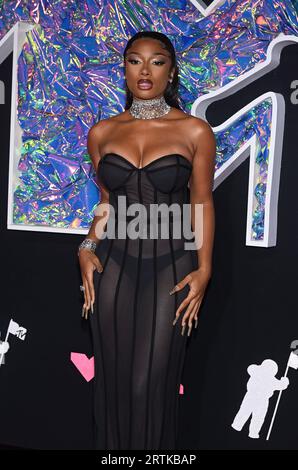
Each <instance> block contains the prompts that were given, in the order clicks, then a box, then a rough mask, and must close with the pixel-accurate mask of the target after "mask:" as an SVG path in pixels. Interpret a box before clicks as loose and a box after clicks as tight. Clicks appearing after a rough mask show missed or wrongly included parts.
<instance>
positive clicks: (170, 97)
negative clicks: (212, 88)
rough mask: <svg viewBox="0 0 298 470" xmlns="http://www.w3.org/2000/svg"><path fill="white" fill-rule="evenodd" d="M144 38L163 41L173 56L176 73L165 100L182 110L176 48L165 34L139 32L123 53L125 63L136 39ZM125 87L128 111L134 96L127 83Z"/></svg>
mask: <svg viewBox="0 0 298 470" xmlns="http://www.w3.org/2000/svg"><path fill="white" fill-rule="evenodd" d="M144 37H145V38H152V39H157V40H158V41H161V42H162V44H163V47H164V48H165V49H166V50H167V51H168V52H169V53H170V55H171V69H172V68H173V67H175V72H174V75H173V80H172V83H170V82H168V84H167V87H166V89H165V92H164V98H165V100H166V102H167V104H168V105H170V106H173V107H174V108H177V109H181V107H180V104H179V101H180V98H179V94H178V87H179V77H178V66H177V62H176V53H175V49H174V46H173V44H172V42H171V41H170V39H169V38H168V37H167V36H166V35H165V34H163V33H159V32H157V31H139V32H138V33H136V34H135V35H134V36H132V37H131V38H130V39H129V40H128V42H127V44H126V46H125V49H124V52H123V58H124V61H125V59H126V53H127V50H128V49H129V48H130V47H131V45H132V44H133V42H134V41H135V40H136V39H139V38H144ZM125 87H126V104H125V109H128V108H130V106H131V104H132V99H133V95H132V93H131V91H130V90H129V88H128V87H127V84H126V82H125Z"/></svg>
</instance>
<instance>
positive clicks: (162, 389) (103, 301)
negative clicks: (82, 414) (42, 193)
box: [90, 153, 198, 450]
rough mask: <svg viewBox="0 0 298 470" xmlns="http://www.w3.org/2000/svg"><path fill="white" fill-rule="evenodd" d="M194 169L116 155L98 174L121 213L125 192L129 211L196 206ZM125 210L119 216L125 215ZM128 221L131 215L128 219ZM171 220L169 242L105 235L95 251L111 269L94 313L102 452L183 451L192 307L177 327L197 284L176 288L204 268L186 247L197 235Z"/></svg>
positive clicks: (173, 157)
mask: <svg viewBox="0 0 298 470" xmlns="http://www.w3.org/2000/svg"><path fill="white" fill-rule="evenodd" d="M191 171H192V164H191V163H190V162H189V160H188V159H186V158H185V157H183V156H182V155H179V154H170V155H165V156H162V157H160V158H158V159H157V160H154V161H152V162H151V163H149V164H147V165H146V166H145V167H143V168H137V167H136V166H135V165H133V164H132V163H130V162H129V161H128V160H127V159H126V158H124V157H122V156H121V155H118V154H116V153H108V154H105V155H104V156H103V157H102V159H101V160H100V162H99V165H98V170H97V178H98V182H99V183H102V184H103V185H104V186H105V187H106V188H107V189H108V190H109V194H110V201H109V202H110V204H111V205H113V207H114V209H115V213H117V206H118V203H117V201H118V202H119V200H118V197H119V196H124V197H125V201H126V209H127V208H128V206H129V205H130V204H132V203H142V204H144V205H145V206H146V208H147V207H148V212H147V214H149V204H151V203H155V204H161V203H166V204H167V205H168V206H169V205H170V204H172V203H178V204H179V205H180V206H182V204H183V203H189V188H188V185H187V184H188V180H189V177H190V174H191ZM126 209H125V214H126ZM125 214H121V212H120V211H119V214H118V215H119V216H120V217H122V219H123V221H124V220H125V219H124V216H125ZM136 215H137V214H136ZM136 215H134V217H136ZM183 217H185V214H184V215H182V216H181V217H180V219H181V223H183ZM116 220H119V219H117V217H116ZM126 222H127V225H129V223H130V222H131V220H130V218H129V217H127V220H126ZM118 223H119V222H118ZM127 225H126V227H127ZM167 226H168V228H169V235H170V236H169V237H168V238H167V239H162V238H161V237H160V236H159V237H158V238H155V239H154V238H151V239H150V238H141V237H139V238H136V239H132V238H129V237H126V238H122V239H121V238H119V237H118V238H117V236H116V238H112V237H111V238H108V237H106V238H102V240H101V241H100V243H99V244H98V246H97V249H96V255H97V256H98V257H99V259H100V261H101V262H102V264H103V268H104V270H103V272H102V273H98V272H97V271H94V278H93V279H94V286H95V295H96V298H95V310H94V314H93V315H92V314H91V313H90V325H91V330H92V338H93V347H94V359H95V380H94V418H95V448H96V449H101V450H106V449H108V450H115V449H118V450H128V449H134V450H137V449H143V450H158V449H164V450H167V449H168V450H173V449H177V431H178V427H177V425H178V409H179V389H180V380H181V376H182V370H183V364H184V357H185V349H186V342H187V339H188V336H187V331H188V328H187V327H186V329H185V333H184V336H182V335H181V330H182V327H181V321H182V316H183V314H184V313H185V310H183V312H182V313H181V315H180V317H179V319H178V321H177V323H176V325H175V326H173V320H174V318H175V312H176V310H177V308H178V306H179V305H180V303H181V302H182V300H183V299H184V298H185V297H186V296H187V294H188V292H189V286H188V284H187V285H186V286H185V287H184V289H182V291H180V292H178V293H174V294H172V295H170V294H169V292H170V290H171V289H172V288H173V287H174V286H175V284H177V283H178V282H179V281H180V280H182V278H183V277H185V276H186V275H187V274H188V273H190V272H191V271H192V270H194V269H197V268H198V259H197V252H196V251H195V250H187V249H185V247H184V242H185V241H187V242H190V241H191V240H189V239H188V240H187V239H185V238H184V237H183V238H180V239H178V238H176V239H175V238H174V237H173V236H172V234H173V219H171V220H170V221H169V223H168V224H167ZM148 233H149V232H148ZM192 240H194V239H193V238H192Z"/></svg>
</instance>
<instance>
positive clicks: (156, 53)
mask: <svg viewBox="0 0 298 470" xmlns="http://www.w3.org/2000/svg"><path fill="white" fill-rule="evenodd" d="M129 54H137V55H142V54H140V53H139V52H135V51H130V52H128V53H127V55H129ZM152 55H164V56H165V57H170V56H169V55H167V54H164V53H163V52H152Z"/></svg>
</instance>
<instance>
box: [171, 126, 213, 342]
mask: <svg viewBox="0 0 298 470" xmlns="http://www.w3.org/2000/svg"><path fill="white" fill-rule="evenodd" d="M192 132H193V136H192V137H193V142H194V157H193V169H192V174H191V177H190V180H189V189H190V203H191V225H192V230H193V232H194V233H195V240H196V246H197V253H198V266H199V267H198V269H197V270H195V271H192V272H191V273H189V274H188V275H187V276H185V277H184V278H183V279H182V280H181V281H180V282H179V283H178V284H177V285H176V286H175V288H174V289H173V290H172V291H171V294H172V293H174V292H175V291H178V290H181V289H183V288H184V286H185V285H186V284H189V287H190V291H189V293H188V295H187V297H186V298H185V299H184V300H183V301H182V302H181V304H180V305H179V307H178V309H177V311H176V318H175V320H174V322H173V325H175V323H176V322H177V320H178V317H179V315H180V313H181V311H182V310H183V309H184V308H186V307H187V306H188V307H187V309H186V312H185V314H184V315H183V318H182V335H183V334H184V330H185V327H186V323H188V328H189V329H188V335H189V334H190V331H191V328H192V321H193V319H195V321H196V325H195V327H197V322H198V310H199V308H200V305H201V302H202V300H203V297H204V293H205V289H206V287H207V284H208V282H209V279H210V277H211V273H212V252H213V242H214V231H215V213H214V204H213V181H214V171H215V156H216V140H215V136H214V133H213V131H212V129H211V126H210V125H209V124H208V123H207V122H206V121H203V120H202V119H199V120H198V118H196V119H195V122H194V126H193V128H192ZM196 204H198V205H200V207H199V210H198V211H196ZM197 207H198V206H197ZM198 213H199V214H201V217H198Z"/></svg>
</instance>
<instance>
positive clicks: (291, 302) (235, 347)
mask: <svg viewBox="0 0 298 470" xmlns="http://www.w3.org/2000/svg"><path fill="white" fill-rule="evenodd" d="M209 3H210V4H211V5H210V6H211V7H212V8H213V10H208V9H207V8H206V5H205V6H204V4H203V3H202V2H201V3H200V5H199V4H198V3H196V2H188V1H186V2H184V1H174V2H171V3H169V2H166V1H152V2H138V3H137V4H136V3H135V4H134V6H133V4H132V3H131V4H130V2H122V1H114V2H112V3H108V2H105V1H102V2H95V1H94V2H89V1H88V2H80V3H78V2H74V1H72V2H69V3H68V4H67V7H65V6H63V9H62V2H59V1H55V2H54V1H53V2H48V3H47V9H46V11H45V9H44V8H43V6H42V5H43V2H37V7H36V6H34V5H33V3H32V5H31V3H30V2H28V3H26V8H25V7H22V5H18V4H17V2H13V1H7V2H2V4H1V28H2V31H1V38H4V37H5V34H7V32H8V31H9V30H10V28H11V27H12V26H13V25H16V24H17V22H18V21H19V20H21V21H26V22H29V23H32V24H33V25H34V26H38V28H39V29H37V30H36V31H37V32H36V31H35V30H34V31H33V32H32V31H30V32H28V33H26V38H27V42H25V43H24V44H23V46H22V47H21V48H20V51H19V54H20V55H19V58H18V75H17V82H16V83H14V81H13V80H12V71H13V69H14V66H15V64H14V61H13V54H12V53H9V51H10V49H9V48H7V49H6V50H5V51H4V52H2V57H6V58H5V60H3V62H2V64H1V66H0V74H1V76H0V79H1V90H0V91H1V93H2V96H1V110H2V113H1V115H0V119H1V136H2V145H1V150H0V151H1V157H2V158H1V162H2V167H1V168H2V171H1V185H0V191H1V219H0V223H1V233H0V236H1V247H2V255H1V259H2V281H1V292H2V308H1V317H0V331H1V337H0V339H1V342H0V393H1V401H0V416H1V428H0V442H2V443H7V444H11V445H17V446H23V447H29V448H36V449H91V448H92V445H93V442H92V420H91V418H92V408H91V407H92V343H91V336H90V332H89V327H88V323H87V322H85V321H84V320H82V319H81V306H82V300H83V299H82V296H81V294H80V291H79V285H80V282H81V279H80V272H79V266H78V261H77V255H76V251H77V246H78V244H79V243H80V242H81V241H82V239H83V238H84V233H85V232H84V230H85V231H87V228H88V223H90V221H91V218H92V211H93V209H94V206H95V204H96V203H97V202H98V199H99V198H100V194H99V193H98V188H97V187H96V184H95V182H94V174H93V173H92V168H91V166H90V160H89V159H88V155H86V135H87V131H88V128H89V127H90V126H91V125H92V123H93V122H96V121H97V120H98V119H99V118H100V117H101V118H105V117H108V116H109V115H113V114H115V113H117V112H121V110H122V106H123V102H124V99H123V98H124V96H123V95H122V88H121V87H122V85H121V86H120V85H119V83H120V82H119V80H120V78H119V75H117V76H116V75H115V74H114V72H115V71H116V72H117V71H118V72H117V73H119V67H120V64H121V50H122V47H123V46H124V44H125V41H126V39H127V38H128V37H130V36H131V35H132V34H134V32H136V31H138V30H141V29H157V30H160V31H162V32H165V33H166V34H167V33H168V34H169V36H170V37H171V39H173V40H174V41H175V47H176V50H177V51H178V55H179V58H180V61H181V96H182V99H183V102H184V108H185V111H188V112H192V113H193V114H196V115H198V116H199V115H201V116H202V115H204V116H205V118H206V119H207V120H208V122H209V123H210V124H211V125H212V127H213V129H214V130H215V133H216V138H217V144H218V147H217V149H218V153H217V162H216V164H217V168H216V170H217V173H216V180H215V188H214V201H215V212H216V235H215V243H214V256H213V275H212V279H211V281H210V283H209V286H208V289H207V292H206V294H205V298H204V301H203V304H202V306H201V310H200V320H199V326H198V329H197V330H194V331H193V332H192V335H191V337H190V338H189V339H188V340H187V341H188V346H187V354H186V359H185V367H184V373H183V380H182V387H181V390H180V395H179V400H180V427H179V446H180V448H181V449H296V450H297V449H298V445H297V432H296V427H295V422H296V418H297V416H298V403H297V399H296V396H297V391H298V360H297V355H296V354H295V352H296V340H298V317H297V289H298V280H297V275H296V264H297V261H298V249H297V240H298V218H297V215H298V214H297V213H298V209H297V205H296V197H295V196H296V185H295V180H296V175H297V171H298V161H297V160H298V159H297V150H296V149H297V144H296V138H297V130H298V129H297V122H298V106H297V103H298V101H297V92H296V89H297V87H298V76H297V65H296V64H297V56H298V43H297V44H296V43H295V39H296V37H298V22H297V13H296V7H297V3H296V2H290V1H284V2H278V1H275V2H271V1H268V2H244V1H238V2H235V1H228V2H225V3H222V2H209ZM82 4H84V8H83V7H82ZM199 6H200V8H199ZM84 15H85V16H84ZM86 18H87V20H88V21H87V22H84V21H83V20H84V19H86ZM115 18H116V19H117V20H118V21H116V20H115ZM123 18H124V19H125V22H124V23H123V22H122V23H121V21H122V20H123ZM130 20H131V21H130ZM119 23H120V24H122V25H123V24H124V25H125V28H124V30H123V29H121V28H120V27H119ZM82 24H84V28H86V29H85V30H83V31H85V32H86V31H88V34H86V35H84V32H83V33H82V30H80V27H81V26H82ZM90 24H91V26H92V28H91V29H88V25H90ZM132 25H133V27H132ZM66 31H70V32H71V35H69V34H68V35H67V34H66ZM90 31H91V32H90ZM206 31H208V34H207V33H206ZM115 32H117V34H118V36H115ZM280 34H282V35H285V36H287V37H288V41H287V38H284V36H280ZM117 37H118V41H117ZM41 39H42V40H41ZM276 39H277V41H279V39H280V40H281V41H280V42H277V43H276V44H277V48H278V51H279V52H278V53H277V55H274V53H273V52H272V51H270V47H272V46H270V44H271V45H272V44H273V41H274V40H276ZM51 40H52V42H51ZM58 40H59V41H60V43H59V44H60V47H59V48H58V49H55V47H54V46H55V44H56V42H55V41H58ZM6 44H7V43H6ZM82 44H84V45H85V50H84V54H83V57H82V56H80V55H79V58H78V62H76V61H75V60H74V59H73V57H74V56H73V55H71V54H74V51H76V50H77V49H78V45H80V46H82ZM51 45H52V46H53V50H51V49H50V47H51ZM63 45H64V48H63V47H62V46H63ZM115 45H117V48H116V49H115ZM10 48H11V49H12V48H13V43H12V42H11V44H10ZM54 49H55V50H56V51H58V52H57V54H58V55H57V57H59V60H58V58H56V60H55V61H54V58H55V55H54V52H53V51H54ZM0 50H1V44H0ZM65 50H67V51H68V52H69V54H70V56H68V57H66V56H65V55H63V54H62V52H63V51H65ZM2 51H3V49H2ZM44 51H46V52H47V53H48V55H45V54H44V53H43V52H44ZM80 51H82V49H80ZM98 51H100V52H101V55H100V56H98ZM271 52H272V53H271ZM51 54H52V55H51ZM37 56H38V57H37ZM94 56H97V57H100V60H98V61H97V62H94V61H92V58H93V57H94ZM86 57H87V58H88V60H87V59H86ZM277 57H278V59H277ZM85 59H86V60H85ZM89 59H90V60H89ZM267 59H268V67H267V68H264V69H261V68H258V66H259V67H260V66H262V64H263V65H264V64H266V60H267ZM48 60H49V61H50V63H51V64H52V69H51V67H50V68H46V67H45V65H48V64H47V61H48ZM82 63H84V67H85V68H84V67H83V68H82ZM70 64H71V65H73V68H72V69H71V72H72V73H70V67H69V65H70ZM270 64H271V66H269V65H270ZM54 66H56V67H57V69H56V70H54ZM255 67H257V68H255ZM77 69H79V70H80V72H81V73H80V74H78V73H77ZM49 70H50V71H51V70H52V71H53V74H52V75H51V77H49V76H48V75H47V73H46V71H49ZM261 70H262V71H261ZM251 71H252V72H253V73H252V75H246V74H247V73H249V72H251ZM59 74H60V75H59ZM84 74H85V75H84ZM60 76H61V77H62V78H63V79H64V80H65V82H61V80H59V77H60ZM53 77H54V78H53ZM91 78H92V79H91ZM242 78H244V81H243V82H242V81H241V80H242ZM67 80H69V81H68V82H67ZM63 83H64V84H65V83H69V87H68V88H65V86H63ZM231 84H232V88H231V89H229V88H225V87H226V86H229V85H231ZM118 85H119V87H120V88H118V89H117V93H118V95H117V98H115V96H116V95H115V94H114V87H115V89H116V88H117V86H118ZM14 86H17V87H18V88H17V89H18V95H17V98H18V100H17V104H18V111H19V114H18V116H17V117H16V121H17V123H18V125H19V126H20V127H21V128H22V131H23V134H22V139H21V141H19V140H18V139H16V136H18V135H19V134H18V133H17V132H16V130H15V128H14V127H13V125H14V123H15V120H14V121H13V123H12V121H11V116H12V114H11V113H12V109H13V104H12V105H11V96H12V88H13V87H14ZM95 88H96V90H95ZM83 89H84V90H85V91H84V93H82V90H83ZM43 90H45V91H46V92H47V94H46V95H45V93H44V92H43ZM65 90H66V91H65ZM112 91H113V93H112ZM268 92H271V95H270V96H269V98H268V96H267V95H266V94H268ZM66 95H67V96H66ZM74 96H75V98H74ZM263 96H264V98H262V100H261V101H260V103H259V104H258V103H257V102H255V105H254V106H253V105H252V103H254V100H257V99H259V98H260V97H263ZM78 97H80V99H79V98H78ZM206 97H207V98H208V99H209V97H211V98H212V99H211V100H210V102H208V103H207V104H206V106H204V104H203V103H204V101H203V100H204V99H205V98H206ZM275 98H276V101H275ZM270 100H271V101H270ZM73 106H75V108H73ZM247 107H248V108H247ZM49 110H50V111H49ZM237 113H238V115H237ZM54 118H57V119H56V120H54ZM78 123H80V125H79V124H78ZM63 125H64V128H63ZM12 129H13V132H14V134H13V143H11V142H12V140H11V132H12ZM55 129H56V134H57V136H58V135H59V139H58V138H57V139H56V140H55V139H54V130H55ZM60 137H61V139H60ZM252 138H254V139H256V140H255V141H254V142H256V145H253V144H252V142H253V140H251V139H252ZM67 142H68V143H69V145H67ZM246 143H249V145H247V150H245V151H244V150H243V148H244V147H245V144H246ZM74 149H75V151H74ZM237 152H238V153H237ZM270 152H271V153H270ZM9 156H10V158H9ZM12 157H13V159H12ZM62 164H63V165H62ZM252 170H254V171H252ZM250 187H251V188H252V190H253V194H252V195H250V192H249V189H250ZM8 195H10V196H8ZM269 196H270V197H269ZM9 197H10V198H11V200H10V201H9ZM250 203H251V204H253V207H251V206H250ZM9 214H10V217H11V225H10V226H8V219H9ZM249 215H250V216H251V217H250V218H249V217H248V216H249ZM43 229H44V230H43ZM80 231H81V232H80ZM5 340H6V341H5ZM7 344H9V349H8V350H7V347H8V346H7ZM297 344H298V341H297ZM283 375H287V377H288V379H289V384H288V386H287V388H285V387H286V385H287V381H285V380H280V379H281V377H282V376H283ZM281 388H285V389H284V390H280V389H281ZM232 424H233V426H232ZM249 424H250V425H251V428H250V430H249ZM258 427H260V432H259V437H256V436H254V437H252V435H253V433H254V430H256V429H257V428H258ZM249 434H251V436H249Z"/></svg>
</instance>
